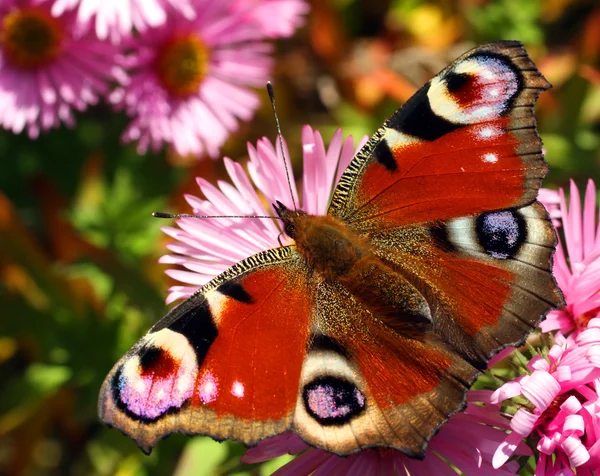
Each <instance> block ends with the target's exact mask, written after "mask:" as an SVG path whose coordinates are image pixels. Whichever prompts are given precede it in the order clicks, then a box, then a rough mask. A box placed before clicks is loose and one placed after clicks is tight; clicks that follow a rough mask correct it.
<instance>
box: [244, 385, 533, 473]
mask: <svg viewBox="0 0 600 476" xmlns="http://www.w3.org/2000/svg"><path fill="white" fill-rule="evenodd" d="M491 393H492V392H491V391H487V390H474V391H471V392H469V394H468V395H467V399H468V402H469V403H468V405H467V408H466V409H465V411H464V412H461V413H457V414H455V415H453V416H452V417H450V420H448V423H446V425H444V426H443V427H442V429H441V430H440V432H439V433H438V434H437V435H436V436H434V437H433V438H432V439H431V441H430V442H429V446H428V447H427V453H426V454H425V458H424V459H423V460H422V461H419V460H415V459H412V458H409V457H408V456H406V455H405V454H404V453H401V452H400V451H396V450H393V449H373V450H364V451H361V452H359V453H355V454H353V455H350V456H348V457H340V456H337V455H335V454H332V453H328V452H326V451H323V450H320V449H316V448H311V447H309V446H308V445H307V444H306V443H304V442H303V441H302V440H301V439H300V438H299V437H297V436H296V435H294V434H293V433H285V434H283V435H279V436H276V437H274V438H270V439H268V440H265V441H263V442H261V443H259V444H258V446H256V447H254V448H251V449H249V450H248V451H247V452H246V454H245V455H244V457H243V458H242V462H243V463H259V462H263V461H267V460H270V459H273V458H276V457H278V456H282V455H284V454H299V453H302V454H301V455H300V456H298V457H297V458H296V459H294V460H293V461H292V462H290V463H288V464H287V465H285V466H284V467H282V468H280V469H279V470H278V471H276V472H275V473H274V474H277V475H279V476H283V475H290V476H291V475H296V474H314V475H315V476H317V475H319V476H320V475H328V474H356V475H380V474H383V475H388V474H403V475H423V474H435V475H442V476H456V471H455V470H454V469H453V468H451V467H450V465H452V466H454V467H456V468H457V469H458V470H459V471H461V472H463V473H466V474H478V475H488V474H489V475H491V474H495V475H501V474H516V473H517V471H518V470H519V465H518V463H516V462H511V463H508V464H506V465H504V466H503V467H502V468H500V469H497V468H493V466H492V458H493V456H494V452H495V450H496V448H497V447H498V445H499V444H500V443H501V442H502V441H503V439H504V437H505V436H506V434H505V430H507V429H508V428H509V420H508V419H506V418H504V417H503V416H502V415H501V414H500V412H499V411H498V410H499V409H498V408H497V407H496V406H494V405H489V398H490V396H491ZM482 401H484V402H488V405H485V406H483V405H480V404H478V403H477V402H482ZM515 451H516V452H517V453H518V454H521V455H530V454H531V451H530V450H529V448H528V447H527V446H525V445H523V444H521V445H519V446H518V448H515Z"/></svg>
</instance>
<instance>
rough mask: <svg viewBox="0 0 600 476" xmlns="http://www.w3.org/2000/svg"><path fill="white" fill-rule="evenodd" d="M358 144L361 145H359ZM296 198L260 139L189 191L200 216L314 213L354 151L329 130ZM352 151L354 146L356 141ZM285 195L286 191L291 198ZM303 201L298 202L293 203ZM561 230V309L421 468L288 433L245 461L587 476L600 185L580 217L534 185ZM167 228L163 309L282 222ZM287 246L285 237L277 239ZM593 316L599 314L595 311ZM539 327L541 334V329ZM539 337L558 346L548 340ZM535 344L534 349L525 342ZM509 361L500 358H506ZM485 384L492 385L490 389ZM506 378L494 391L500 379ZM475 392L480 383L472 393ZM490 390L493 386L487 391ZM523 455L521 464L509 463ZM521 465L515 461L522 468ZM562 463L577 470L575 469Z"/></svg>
mask: <svg viewBox="0 0 600 476" xmlns="http://www.w3.org/2000/svg"><path fill="white" fill-rule="evenodd" d="M365 140H366V138H365V139H363V140H362V141H361V144H362V143H364V141H365ZM302 144H303V164H304V169H303V175H302V187H301V194H299V191H298V190H297V189H296V186H295V184H294V183H292V184H291V191H290V188H289V186H288V180H287V177H286V173H285V166H284V160H287V161H288V163H287V165H288V167H289V166H290V165H289V157H290V154H289V152H288V151H287V148H286V146H285V142H284V149H285V154H282V151H281V148H280V147H279V144H277V145H276V146H274V145H273V144H272V143H271V142H270V141H268V140H267V139H262V140H260V141H258V143H257V145H256V147H254V146H251V145H249V147H248V153H249V158H250V160H249V162H248V172H247V173H246V172H245V171H244V169H243V167H242V166H241V165H239V164H238V163H235V162H233V161H231V160H230V159H225V166H226V169H227V171H228V173H229V176H230V178H231V181H232V184H229V183H226V182H220V183H219V186H218V188H216V187H214V186H212V185H210V184H209V183H208V182H206V181H204V180H202V179H198V185H199V187H200V190H201V191H202V193H203V195H204V197H205V199H200V198H198V197H194V196H187V197H186V198H187V200H188V203H189V204H190V206H191V207H192V208H193V210H194V212H195V213H197V214H201V215H235V216H238V215H261V216H262V215H274V213H273V210H271V209H270V208H268V207H265V203H268V204H270V203H274V202H275V200H279V201H281V202H282V203H284V204H287V205H288V206H289V205H291V203H290V202H291V198H290V197H291V195H293V197H294V200H295V201H296V203H300V204H301V208H302V209H303V210H306V211H307V212H308V213H310V214H321V215H322V214H325V213H326V211H327V206H328V203H329V200H330V198H331V194H332V191H333V188H334V186H335V184H336V182H337V180H338V179H339V177H340V176H341V174H342V172H343V171H344V169H345V167H346V166H347V165H348V163H349V162H350V160H351V159H352V157H353V155H354V154H355V151H356V150H357V149H356V148H355V147H354V145H353V141H352V139H351V138H346V139H343V137H342V134H341V131H337V132H336V133H335V134H334V136H333V139H332V140H331V143H330V145H329V147H328V148H327V147H326V146H325V144H324V142H323V139H322V138H321V135H320V134H319V132H317V131H314V130H312V129H311V128H309V127H305V128H304V130H303V134H302ZM359 147H360V144H359ZM290 192H291V194H290ZM299 195H300V196H299ZM539 199H540V201H542V203H543V204H544V205H545V206H546V207H547V209H548V211H549V214H550V217H551V218H552V221H553V223H554V225H555V226H556V227H557V230H558V232H559V235H561V238H560V243H559V244H558V251H557V252H556V255H555V264H554V272H555V276H556V280H557V282H558V284H559V285H560V287H561V289H562V291H563V293H564V295H565V302H566V305H565V306H563V307H561V308H560V309H558V310H555V311H552V312H551V313H550V314H549V316H548V318H547V319H546V320H545V321H543V322H542V324H541V326H540V327H541V329H540V331H542V332H547V333H550V332H552V334H547V335H546V334H543V335H542V338H541V339H539V341H538V343H537V344H535V343H534V344H533V345H536V346H537V350H536V352H534V353H533V355H532V356H531V357H527V356H526V354H525V353H520V352H518V351H517V353H516V354H513V356H511V357H509V358H510V359H511V361H513V360H514V359H515V355H517V356H518V357H519V359H520V360H521V361H523V360H524V359H527V358H529V360H528V361H527V362H526V363H527V365H516V364H515V362H512V365H507V364H506V363H504V364H503V363H502V359H505V358H506V357H507V355H508V354H510V352H511V349H506V350H505V351H503V352H501V353H499V354H498V355H497V356H495V357H494V358H493V359H492V360H491V361H490V366H492V365H498V368H499V369H502V368H504V369H505V370H506V368H510V369H513V370H511V372H510V373H509V374H503V375H502V379H503V380H500V379H498V378H496V377H494V375H496V374H495V373H494V369H492V376H491V378H490V376H488V377H487V380H486V382H487V387H486V388H488V389H490V390H471V391H470V392H469V394H468V405H467V407H466V409H465V411H464V412H462V413H458V414H456V415H453V416H452V417H451V418H450V420H449V421H448V423H447V424H446V425H444V426H443V427H442V429H441V431H440V432H439V433H438V434H437V435H436V436H434V437H433V438H432V439H431V441H430V442H429V445H428V448H427V452H426V456H425V458H424V460H423V461H417V460H413V459H411V458H409V457H407V456H406V455H404V454H403V453H400V452H399V451H396V450H391V449H370V450H365V451H362V452H359V453H356V454H354V455H351V456H349V457H339V456H337V455H334V454H331V453H327V452H325V451H323V450H320V449H316V448H311V447H309V446H308V445H307V444H305V443H304V442H303V441H302V440H301V439H300V438H298V437H297V436H296V435H294V434H293V433H285V434H283V435H279V436H277V437H274V438H270V439H267V440H265V441H263V442H261V443H260V444H259V445H258V446H256V447H255V448H251V449H249V450H248V452H247V453H246V455H245V456H244V458H243V459H242V461H244V462H246V463H256V462H262V461H266V460H269V459H272V458H275V457H278V456H281V455H284V454H292V455H298V457H297V458H295V459H294V460H293V461H292V462H290V463H288V464H287V465H286V466H284V467H283V468H281V469H280V470H278V472H277V474H315V475H321V474H334V473H335V474H447V475H456V471H459V472H461V473H466V474H490V475H491V474H516V473H518V472H519V471H521V469H522V468H521V463H523V462H524V461H526V460H527V458H529V460H530V461H531V457H533V458H534V459H535V461H536V470H535V471H536V472H535V474H536V475H540V476H541V475H548V476H552V475H567V474H575V473H576V474H586V475H587V474H589V475H591V474H595V473H596V472H597V471H599V470H600V441H599V440H600V419H599V417H598V415H600V318H595V317H596V316H598V312H599V310H600V229H598V230H597V229H596V228H595V227H596V215H597V207H596V189H595V185H594V183H593V182H592V181H590V182H589V183H588V186H587V191H586V194H585V203H584V207H583V212H582V210H581V206H580V197H579V192H578V189H577V187H576V186H575V185H574V184H572V185H571V191H570V201H569V206H568V207H567V205H566V203H567V202H566V200H565V194H564V192H563V191H562V190H560V191H559V192H554V191H551V190H544V189H543V190H542V191H541V192H540V196H539ZM177 225H178V227H165V228H164V231H165V233H167V234H168V235H169V236H171V237H172V238H174V239H175V241H174V242H173V243H171V244H170V245H169V249H170V251H171V254H169V255H167V256H164V257H163V258H162V260H161V262H163V263H165V264H169V265H175V266H176V268H175V269H170V270H167V273H168V274H169V276H171V277H172V278H174V279H175V280H178V281H180V282H181V283H182V284H183V285H178V286H174V287H172V288H171V290H170V294H169V297H168V302H173V301H176V300H178V299H182V298H186V297H189V296H190V295H191V294H192V293H193V292H195V291H196V290H197V289H198V288H199V287H200V286H202V285H203V284H205V283H206V282H208V281H209V280H210V279H211V278H212V277H214V276H215V275H217V274H219V273H220V272H222V271H223V270H225V269H226V268H227V267H229V266H231V265H232V264H234V263H235V262H237V261H239V260H241V259H243V258H245V257H247V256H250V255H252V254H254V253H257V252H259V251H262V250H265V249H268V248H272V247H277V246H279V241H278V240H280V239H281V231H282V230H281V228H280V226H279V222H278V221H276V220H269V219H248V220H243V219H235V218H231V219H218V220H216V219H215V220H198V219H193V218H182V219H180V220H178V222H177ZM284 239H285V238H284ZM599 317H600V316H599ZM538 332H539V331H538ZM547 342H554V344H553V345H549V344H547ZM529 348H530V349H531V346H530V347H529ZM504 362H506V361H504ZM490 381H495V383H494V384H490ZM502 382H506V383H504V384H502V385H498V383H502ZM479 388H480V387H479ZM493 390H495V391H493ZM517 455H519V456H524V458H521V459H518V458H515V456H517ZM519 461H520V462H519ZM570 468H574V471H572V470H571V469H570Z"/></svg>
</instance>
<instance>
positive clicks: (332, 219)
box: [99, 42, 561, 458]
mask: <svg viewBox="0 0 600 476" xmlns="http://www.w3.org/2000/svg"><path fill="white" fill-rule="evenodd" d="M548 86H549V85H548V83H547V82H546V81H545V79H544V78H543V77H542V76H541V74H540V73H539V72H538V71H537V69H536V68H535V66H534V65H533V63H532V62H531V60H530V59H529V57H528V56H527V54H526V52H525V50H524V49H523V47H522V46H521V45H520V44H519V43H516V42H497V43H491V44H488V45H483V46H481V47H478V48H475V49H474V50H472V51H469V52H467V53H465V54H464V55H463V56H461V57H460V58H458V59H457V60H456V61H455V62H454V63H452V64H451V65H450V66H448V67H447V68H446V69H445V70H443V71H442V72H441V73H439V74H438V75H437V76H435V77H434V78H433V79H432V80H431V81H430V82H429V83H427V84H426V85H425V86H424V87H423V88H422V89H421V90H419V91H418V92H417V93H416V94H415V96H414V97H413V98H412V99H410V100H409V101H408V102H407V103H406V104H405V105H404V106H403V107H402V108H401V109H400V110H398V111H397V112H396V113H395V114H394V115H393V116H392V117H391V118H389V119H388V120H387V121H386V122H385V123H384V125H383V126H382V127H381V128H380V129H379V130H378V131H377V132H376V133H375V135H374V136H373V137H372V138H371V140H370V141H369V142H368V143H367V144H366V145H365V146H364V147H363V149H362V150H361V151H360V152H359V154H357V156H356V157H355V158H354V159H353V161H352V162H351V163H350V165H349V166H348V168H347V170H346V171H345V172H344V174H343V175H342V177H341V179H340V181H339V183H338V184H337V186H336V188H335V191H334V193H333V196H332V200H331V204H330V206H329V209H328V212H327V215H326V216H310V215H307V214H305V213H304V212H302V211H300V210H295V209H294V207H289V206H285V205H284V204H282V203H280V202H277V203H276V204H274V205H273V209H274V210H275V212H276V213H277V214H278V215H279V217H280V218H281V220H282V222H283V230H284V232H285V233H286V234H287V235H288V236H289V237H290V238H292V239H293V240H294V244H292V245H289V246H281V247H279V248H274V249H271V250H266V251H263V252H261V253H258V254H256V255H254V256H251V257H249V258H247V259H245V260H243V261H241V262H239V263H237V264H236V265H234V266H233V267H231V268H230V269H228V270H227V271H225V272H224V273H222V274H221V275H219V276H217V277H216V278H214V279H213V280H212V281H210V282H209V283H208V284H206V285H205V286H203V287H202V288H201V289H200V290H199V291H198V292H197V293H196V294H194V295H193V296H192V297H190V298H189V299H188V300H187V301H185V302H183V303H182V304H180V305H179V306H177V307H175V308H174V309H172V310H171V311H170V312H169V314H167V316H165V318H163V319H162V320H161V321H159V322H158V323H157V324H156V325H155V326H154V327H153V328H152V329H150V331H149V332H148V333H147V334H146V336H144V337H143V338H142V339H141V340H140V341H139V342H138V343H137V344H136V345H135V346H134V347H133V348H132V349H131V350H130V351H129V352H128V353H127V354H126V355H125V356H124V357H123V358H122V359H121V360H120V361H119V362H118V363H117V364H116V365H115V367H114V368H113V370H111V372H110V373H109V375H108V377H107V378H106V380H105V383H104V385H103V388H102V390H101V396H100V400H99V413H100V416H101V418H102V419H103V420H104V421H106V422H108V423H109V424H111V425H113V426H116V427H117V428H119V429H121V430H122V431H123V432H125V433H126V434H128V435H130V436H132V437H133V438H135V439H136V441H137V442H138V444H139V445H140V447H141V448H142V449H143V450H144V451H150V449H151V448H152V446H154V445H155V444H156V442H157V441H158V440H159V439H160V438H161V437H163V436H165V435H168V434H170V433H173V432H176V431H179V432H186V433H194V434H207V435H210V436H212V437H213V438H216V439H226V438H229V439H236V440H240V441H242V442H243V443H245V444H248V445H253V444H256V443H257V442H259V441H261V440H262V439H265V438H268V437H270V436H273V435H276V434H279V433H282V432H284V431H286V430H292V431H294V432H296V433H297V434H298V435H300V436H301V437H302V438H303V439H304V440H305V441H306V442H308V443H309V444H312V445H314V446H317V447H320V448H323V449H325V450H328V451H332V452H335V453H338V454H349V453H352V452H355V451H358V450H360V449H363V448H368V447H374V446H385V447H392V448H396V449H399V450H401V451H403V452H404V453H406V454H408V455H410V456H413V457H419V458H422V457H423V456H424V454H425V449H426V446H427V442H428V441H429V439H430V438H431V437H432V436H433V435H434V434H435V432H436V431H438V430H439V428H440V426H441V425H442V424H443V423H444V422H445V421H446V420H447V419H448V417H449V416H450V415H452V414H453V413H455V412H457V411H459V410H460V409H461V408H462V407H463V405H464V399H465V394H466V392H467V390H468V388H469V387H470V385H471V384H472V382H473V381H474V379H475V378H476V377H477V375H478V374H479V373H480V371H481V370H483V369H485V368H486V365H487V362H488V360H489V359H490V357H491V356H492V355H494V354H495V353H496V352H498V351H499V350H500V349H502V348H504V347H505V346H507V345H520V344H522V343H523V342H524V339H525V337H526V336H527V334H528V333H529V332H530V331H531V330H532V329H533V328H534V327H535V326H536V325H537V323H538V322H539V319H540V318H541V317H543V315H544V314H545V313H546V312H548V310H549V309H551V308H552V307H553V306H556V305H557V304H559V303H560V302H561V296H560V292H559V291H558V288H557V287H556V283H555V281H554V279H553V277H552V274H551V259H552V253H553V250H554V246H555V241H556V237H555V234H554V231H553V228H552V226H551V223H550V221H549V220H548V217H547V214H546V212H545V210H544V208H543V207H542V206H541V205H540V204H539V203H538V202H536V201H535V197H536V194H537V190H538V188H539V185H540V182H541V180H542V179H543V177H544V176H545V174H546V173H547V166H546V163H545V162H544V160H543V157H542V154H541V142H540V139H539V136H538V135H537V133H536V129H535V118H534V116H533V112H532V107H533V102H534V100H535V98H536V97H537V95H538V94H539V93H540V92H541V91H542V90H544V89H546V88H547V87H548Z"/></svg>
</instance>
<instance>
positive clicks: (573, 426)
mask: <svg viewBox="0 0 600 476" xmlns="http://www.w3.org/2000/svg"><path fill="white" fill-rule="evenodd" d="M584 433H585V424H584V422H583V417H582V416H581V415H569V416H567V418H565V423H564V424H563V434H565V435H566V436H577V437H579V436H581V435H583V434H584Z"/></svg>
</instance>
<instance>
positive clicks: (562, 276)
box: [540, 180, 600, 339]
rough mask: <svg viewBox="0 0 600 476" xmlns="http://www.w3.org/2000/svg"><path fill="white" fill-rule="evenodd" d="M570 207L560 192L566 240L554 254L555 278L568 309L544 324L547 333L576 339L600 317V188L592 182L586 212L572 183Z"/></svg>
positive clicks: (586, 201) (564, 308)
mask: <svg viewBox="0 0 600 476" xmlns="http://www.w3.org/2000/svg"><path fill="white" fill-rule="evenodd" d="M569 202H570V203H569V206H568V207H567V203H566V200H565V194H564V192H563V190H562V189H561V190H560V191H559V206H560V209H559V212H560V217H561V225H562V226H561V227H560V228H559V229H558V231H559V232H560V229H561V228H562V232H563V234H564V240H560V241H559V243H558V246H557V248H556V254H555V255H554V276H555V277H556V282H557V283H558V285H559V287H560V289H561V290H562V292H563V294H564V297H565V302H566V306H564V307H562V308H560V309H558V310H555V311H551V312H550V313H549V314H548V316H547V317H546V319H545V320H544V321H543V322H542V323H541V324H540V328H541V329H542V331H543V332H549V331H554V330H557V331H558V332H560V333H561V334H563V335H568V334H570V336H569V338H570V339H572V338H574V337H575V336H576V335H577V334H578V333H579V332H581V331H582V330H584V329H585V328H586V327H587V324H588V322H589V321H590V319H593V318H594V317H598V316H599V315H600V227H599V228H596V226H597V225H596V215H597V214H598V211H597V208H596V186H595V184H594V181H593V180H589V181H588V184H587V189H586V192H585V201H584V206H583V212H582V210H581V200H580V196H579V190H578V188H577V186H576V185H575V184H574V183H573V182H571V197H570V201H569Z"/></svg>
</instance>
